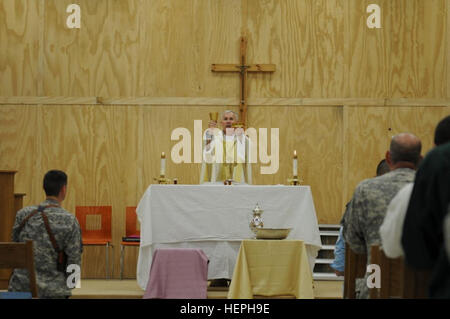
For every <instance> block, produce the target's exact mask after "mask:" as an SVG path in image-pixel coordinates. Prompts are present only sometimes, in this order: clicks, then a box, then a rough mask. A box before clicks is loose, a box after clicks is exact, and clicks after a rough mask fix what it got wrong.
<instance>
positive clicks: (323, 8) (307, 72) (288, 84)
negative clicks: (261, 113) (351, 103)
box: [245, 0, 348, 97]
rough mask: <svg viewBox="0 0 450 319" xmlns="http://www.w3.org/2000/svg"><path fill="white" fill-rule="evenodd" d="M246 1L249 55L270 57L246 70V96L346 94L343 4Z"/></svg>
mask: <svg viewBox="0 0 450 319" xmlns="http://www.w3.org/2000/svg"><path fill="white" fill-rule="evenodd" d="M245 1H247V2H248V16H249V18H248V22H247V24H248V32H249V42H248V61H249V62H251V63H274V64H276V65H277V71H276V72H275V73H274V74H272V75H263V74H255V75H251V76H249V96H250V97H275V96H277V97H346V96H347V95H348V86H347V84H348V83H347V81H345V78H346V74H345V73H346V67H345V62H346V60H345V54H346V53H345V37H346V35H345V23H346V21H345V17H346V15H345V5H346V1H341V0H332V1H330V0H325V1H322V0H321V1H310V0H292V1H258V0H245Z"/></svg>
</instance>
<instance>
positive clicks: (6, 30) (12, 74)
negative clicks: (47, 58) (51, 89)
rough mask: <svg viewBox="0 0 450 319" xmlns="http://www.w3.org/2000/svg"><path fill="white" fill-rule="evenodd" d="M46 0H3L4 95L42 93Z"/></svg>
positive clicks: (0, 59) (0, 62)
mask: <svg viewBox="0 0 450 319" xmlns="http://www.w3.org/2000/svg"><path fill="white" fill-rule="evenodd" d="M41 3H42V0H2V1H1V2H0V39H1V41H0V96H17V95H23V96H27V95H39V94H41V92H40V91H39V84H40V81H41V80H42V77H41V74H40V69H39V65H40V63H39V58H40V57H39V55H40V47H41V45H42V44H41V43H40V34H41V33H42V30H41V28H40V24H39V17H40V16H42V14H43V13H42V12H41Z"/></svg>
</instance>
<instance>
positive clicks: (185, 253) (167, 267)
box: [143, 248, 208, 299]
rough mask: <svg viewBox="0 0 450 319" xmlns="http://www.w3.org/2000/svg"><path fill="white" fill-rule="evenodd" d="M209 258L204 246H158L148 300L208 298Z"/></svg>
mask: <svg viewBox="0 0 450 319" xmlns="http://www.w3.org/2000/svg"><path fill="white" fill-rule="evenodd" d="M207 286H208V257H207V256H206V255H205V254H204V253H203V251H202V250H201V249H194V248H173V249H156V250H155V252H154V253H153V261H152V266H151V269H150V278H149V281H148V283H147V288H146V290H145V294H144V297H143V298H144V299H150V298H161V299H206V297H207Z"/></svg>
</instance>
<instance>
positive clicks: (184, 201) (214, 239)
mask: <svg viewBox="0 0 450 319" xmlns="http://www.w3.org/2000/svg"><path fill="white" fill-rule="evenodd" d="M257 203H258V204H259V206H260V208H261V209H263V210H264V212H263V213H262V220H263V222H264V227H265V228H292V230H291V232H290V234H289V236H288V237H287V239H299V240H303V241H304V242H305V244H306V248H307V252H308V258H309V261H310V266H311V271H312V269H313V267H314V261H315V258H316V256H317V252H318V251H319V249H320V247H321V240H320V234H319V227H318V224H317V217H316V211H315V208H314V202H313V198H312V194H311V189H310V187H309V186H283V185H276V186H270V185H232V186H225V185H216V184H203V185H150V186H149V187H148V189H147V190H146V192H145V193H144V195H143V196H142V198H141V200H140V202H139V205H138V207H137V209H136V212H137V215H138V219H139V222H140V225H141V243H140V248H139V259H138V266H137V282H138V285H139V286H140V287H141V288H142V289H145V286H146V284H147V282H148V278H149V271H150V266H151V256H152V251H153V250H154V249H156V248H183V247H185V248H200V249H202V250H203V251H204V253H205V254H206V256H208V258H209V261H210V262H209V266H208V279H217V278H230V279H231V278H232V276H233V270H234V265H235V263H236V258H237V255H238V252H239V247H240V244H241V241H242V240H243V239H250V238H253V237H254V234H253V233H252V232H251V231H250V228H249V224H250V221H251V219H252V216H253V213H252V210H253V208H254V207H255V205H256V204H257Z"/></svg>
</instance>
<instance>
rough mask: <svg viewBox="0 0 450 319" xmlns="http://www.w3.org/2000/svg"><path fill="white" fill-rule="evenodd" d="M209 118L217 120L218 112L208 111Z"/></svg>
mask: <svg viewBox="0 0 450 319" xmlns="http://www.w3.org/2000/svg"><path fill="white" fill-rule="evenodd" d="M209 119H210V120H211V121H214V122H217V120H218V119H219V112H209Z"/></svg>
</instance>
